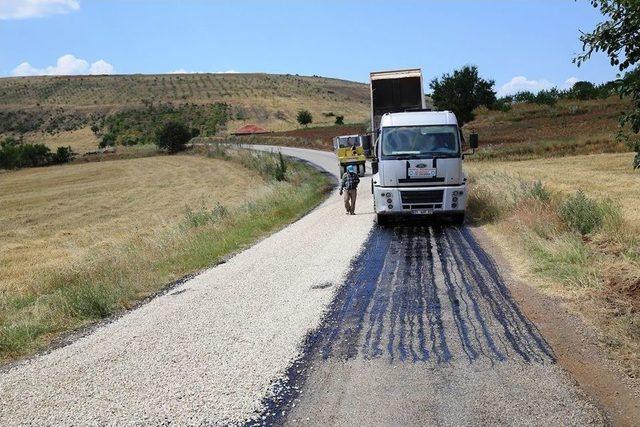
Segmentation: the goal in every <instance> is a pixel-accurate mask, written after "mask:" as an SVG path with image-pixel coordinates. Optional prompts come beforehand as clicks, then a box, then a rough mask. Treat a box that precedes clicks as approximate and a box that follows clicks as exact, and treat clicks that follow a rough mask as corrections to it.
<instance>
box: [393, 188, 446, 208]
mask: <svg viewBox="0 0 640 427" xmlns="http://www.w3.org/2000/svg"><path fill="white" fill-rule="evenodd" d="M443 195H444V190H429V191H401V192H400V198H401V199H402V208H403V209H420V208H423V209H441V208H442V197H443Z"/></svg>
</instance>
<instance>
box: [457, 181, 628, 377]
mask: <svg viewBox="0 0 640 427" xmlns="http://www.w3.org/2000/svg"><path fill="white" fill-rule="evenodd" d="M469 195H470V199H469V217H470V219H471V221H472V222H475V223H476V224H490V225H491V226H490V227H489V230H490V233H492V234H493V233H496V232H497V233H498V234H499V236H498V238H499V242H500V244H501V245H504V246H503V247H504V249H505V250H508V251H510V252H511V254H510V256H513V257H514V259H515V260H516V261H515V262H517V264H522V265H528V266H529V267H528V270H529V271H530V272H532V273H533V274H535V275H537V276H538V277H539V278H541V279H543V280H542V281H541V282H540V283H542V286H543V287H553V289H554V292H560V293H563V295H565V296H566V297H567V298H568V300H571V301H576V302H578V304H577V305H576V308H577V309H578V310H580V311H581V312H582V313H584V315H585V316H586V317H587V318H589V320H590V321H592V322H593V323H594V324H596V325H597V326H598V328H599V332H600V337H601V339H602V342H603V343H604V344H606V345H607V346H608V347H609V348H610V349H611V351H613V352H614V353H615V354H617V355H618V356H619V358H620V360H621V361H622V362H623V365H624V366H625V367H626V371H627V373H628V374H629V375H630V376H633V377H640V332H639V331H640V326H639V325H640V310H639V307H640V306H639V304H640V292H638V288H637V284H638V283H640V282H638V281H639V280H640V249H638V248H640V245H639V244H638V242H640V233H639V230H638V228H637V227H635V226H634V225H633V224H632V223H629V222H628V221H625V219H624V218H623V215H622V210H621V208H620V207H619V206H618V205H617V204H615V203H613V202H611V201H610V200H606V199H604V200H600V199H594V198H591V197H590V196H588V195H586V194H585V193H584V192H581V191H578V192H577V193H565V192H559V191H556V192H554V191H551V190H549V189H548V188H547V187H546V186H545V185H544V184H543V183H541V182H539V181H534V182H529V181H525V180H522V179H518V178H515V177H513V176H509V175H507V174H504V173H499V172H493V173H484V174H472V175H471V176H470V189H469Z"/></svg>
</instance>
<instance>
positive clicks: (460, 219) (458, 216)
mask: <svg viewBox="0 0 640 427" xmlns="http://www.w3.org/2000/svg"><path fill="white" fill-rule="evenodd" d="M451 221H453V223H454V224H455V225H464V212H461V213H455V214H453V215H451Z"/></svg>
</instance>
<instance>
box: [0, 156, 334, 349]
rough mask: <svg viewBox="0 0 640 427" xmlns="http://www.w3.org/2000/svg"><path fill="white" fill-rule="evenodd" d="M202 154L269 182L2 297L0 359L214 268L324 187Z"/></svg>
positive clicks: (314, 180)
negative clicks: (244, 197)
mask: <svg viewBox="0 0 640 427" xmlns="http://www.w3.org/2000/svg"><path fill="white" fill-rule="evenodd" d="M200 151H201V154H205V155H208V156H209V157H214V158H218V159H224V160H226V161H230V162H234V163H237V164H238V165H239V166H240V167H244V168H247V169H253V170H256V171H258V172H259V173H260V174H261V175H262V176H263V177H264V178H265V179H266V180H267V181H268V182H269V184H268V186H267V189H266V191H265V192H264V194H263V195H262V196H261V197H260V198H259V199H257V200H254V201H251V202H247V203H245V204H244V205H242V206H240V207H237V208H232V209H227V208H225V207H224V206H222V205H221V204H218V205H215V206H210V207H203V208H202V209H200V210H196V211H193V210H189V211H187V212H186V213H185V215H184V218H183V220H182V221H181V222H180V223H179V224H174V225H173V226H171V227H169V228H167V229H166V230H164V231H163V232H161V233H158V234H157V235H154V236H152V237H148V238H138V239H137V240H136V241H134V242H131V243H129V244H127V245H125V246H122V247H119V248H118V249H117V250H113V249H112V250H110V251H108V252H104V253H103V252H95V253H93V254H92V255H91V256H90V257H87V259H84V260H83V261H82V262H79V263H76V264H74V265H71V266H67V267H66V268H64V269H57V270H51V271H48V272H46V273H45V274H43V275H42V277H40V278H39V279H40V281H41V282H42V284H43V286H40V287H38V289H31V290H29V291H27V292H26V293H21V294H11V293H9V292H5V293H3V294H0V360H4V361H8V360H11V359H15V358H18V357H22V356H25V355H29V354H33V353H34V352H36V351H38V350H39V349H42V348H44V347H45V346H47V345H48V344H49V343H50V342H51V341H52V339H54V338H55V336H56V335H57V334H59V333H61V332H64V331H69V330H73V329H76V328H78V327H81V326H83V325H86V324H88V323H91V322H94V321H96V320H98V319H101V318H105V317H108V316H110V315H112V314H114V313H116V312H119V311H121V310H123V309H128V308H131V307H132V306H134V305H135V303H136V302H138V301H140V300H142V299H144V298H145V297H146V296H148V295H150V294H153V293H154V292H156V291H158V290H159V289H161V288H163V287H164V286H165V285H166V284H167V283H170V282H172V281H174V280H176V279H178V278H180V277H183V276H185V275H187V274H191V273H194V272H197V271H200V270H202V269H204V268H207V267H210V266H212V265H215V264H216V263H217V262H219V260H221V259H223V258H224V257H225V256H228V255H229V254H231V253H234V252H237V251H239V250H241V249H243V248H245V247H247V246H249V245H251V244H252V243H254V242H255V241H256V240H258V239H260V238H262V237H264V236H265V235H268V234H269V233H272V232H274V231H275V230H278V229H280V228H282V227H283V226H285V225H287V224H289V223H291V222H292V221H295V220H296V219H298V218H300V217H301V216H303V215H304V214H306V213H307V212H309V211H310V210H311V209H312V208H313V207H315V206H316V205H317V204H318V203H320V202H321V201H322V200H323V199H324V196H325V194H326V192H327V191H328V190H329V188H330V182H329V180H328V178H327V177H326V176H325V175H323V174H322V173H320V172H318V171H316V170H315V169H313V168H312V167H310V166H307V165H305V164H303V163H299V162H290V161H288V160H286V159H285V158H283V157H282V156H277V155H273V154H267V153H253V152H248V151H246V150H239V149H235V148H223V147H220V146H214V147H208V148H200Z"/></svg>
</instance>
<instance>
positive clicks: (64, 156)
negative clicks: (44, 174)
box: [51, 147, 76, 164]
mask: <svg viewBox="0 0 640 427" xmlns="http://www.w3.org/2000/svg"><path fill="white" fill-rule="evenodd" d="M75 156H76V153H74V152H73V150H72V149H71V147H58V149H57V150H56V152H55V153H54V154H53V157H52V159H51V161H52V162H53V163H56V164H60V163H69V162H70V161H72V160H73V159H74V157H75Z"/></svg>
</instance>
